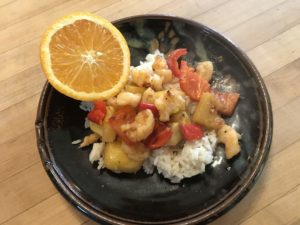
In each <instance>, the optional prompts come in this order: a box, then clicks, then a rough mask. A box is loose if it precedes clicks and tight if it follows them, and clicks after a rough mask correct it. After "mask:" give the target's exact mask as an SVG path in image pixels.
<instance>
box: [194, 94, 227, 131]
mask: <svg viewBox="0 0 300 225" xmlns="http://www.w3.org/2000/svg"><path fill="white" fill-rule="evenodd" d="M192 121H193V122H195V123H198V124H200V125H202V126H204V127H205V128H207V129H215V130H217V129H219V128H221V127H222V125H223V124H224V120H223V119H222V118H221V117H220V116H219V115H218V113H217V111H216V109H215V106H214V95H213V94H212V93H208V92H205V93H203V94H202V96H201V98H200V100H199V102H198V105H197V107H196V110H195V112H194V114H193V116H192Z"/></svg>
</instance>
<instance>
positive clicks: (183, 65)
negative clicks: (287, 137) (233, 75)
mask: <svg viewBox="0 0 300 225" xmlns="http://www.w3.org/2000/svg"><path fill="white" fill-rule="evenodd" d="M186 54H187V49H183V48H182V49H176V50H174V51H172V52H171V53H169V55H168V56H167V57H165V56H164V55H163V54H162V53H160V52H159V51H156V52H155V53H154V54H149V55H147V57H146V59H145V61H144V62H141V63H140V65H139V66H136V67H131V72H130V77H129V80H128V83H127V84H126V86H125V87H124V88H123V90H122V91H121V92H120V93H118V94H117V95H116V96H114V97H112V98H110V99H108V100H107V101H98V102H94V103H93V105H92V109H91V111H90V112H88V114H87V120H88V123H89V127H90V129H91V131H92V134H90V135H89V136H86V137H85V138H84V140H83V142H82V143H81V144H80V147H81V148H83V147H85V146H88V145H90V144H93V149H92V151H91V153H90V161H91V162H92V163H93V162H94V161H97V162H98V169H101V168H106V169H108V170H111V171H114V172H116V173H120V172H125V173H135V172H137V171H138V170H139V169H141V168H142V167H144V170H145V171H146V172H147V173H152V172H153V168H154V167H156V168H157V171H158V172H159V173H161V174H162V175H163V176H164V177H166V178H168V179H170V180H171V181H172V182H179V181H180V180H181V179H183V178H185V177H191V176H194V175H196V174H199V173H203V172H204V171H205V165H207V164H209V163H211V162H212V159H213V154H214V149H215V146H216V144H217V143H221V144H223V145H224V151H225V156H226V158H227V159H231V158H232V157H234V156H235V155H237V154H238V153H239V151H240V146H239V138H240V135H239V134H238V133H237V132H236V131H235V129H234V128H232V127H230V126H229V125H226V124H225V121H224V119H223V118H222V116H231V115H232V113H233V111H234V109H235V107H236V104H237V102H238V100H239V94H238V93H232V92H219V91H217V90H214V89H213V88H212V87H211V85H210V83H211V81H212V79H213V77H212V76H213V63H212V62H211V61H204V62H198V63H196V64H194V65H190V64H189V63H187V61H185V60H183V59H181V57H183V56H185V55H186ZM180 59H181V60H180ZM83 104H85V103H83Z"/></svg>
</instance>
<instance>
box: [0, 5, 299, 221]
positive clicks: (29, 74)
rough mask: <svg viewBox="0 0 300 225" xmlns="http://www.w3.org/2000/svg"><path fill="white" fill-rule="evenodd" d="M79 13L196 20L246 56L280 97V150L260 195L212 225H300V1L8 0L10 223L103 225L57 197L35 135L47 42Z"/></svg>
mask: <svg viewBox="0 0 300 225" xmlns="http://www.w3.org/2000/svg"><path fill="white" fill-rule="evenodd" d="M73 11H90V12H93V13H96V14H98V15H101V16H104V17H106V18H107V19H109V20H115V19H119V18H122V17H126V16H131V15H136V14H145V13H163V14H169V15H177V16H181V17H185V18H192V19H194V20H196V21H198V22H200V23H203V24H206V25H208V26H210V27H212V28H214V29H216V30H217V31H220V32H223V33H224V34H225V35H226V36H228V37H229V38H231V39H232V40H233V41H234V42H235V43H237V44H238V45H239V46H240V47H241V48H242V49H243V50H245V51H246V52H247V54H248V56H249V57H250V58H251V59H252V60H253V62H254V64H255V65H256V66H257V68H258V69H259V71H260V72H261V74H262V76H263V77H264V80H265V83H266V85H267V88H268V90H269V93H270V96H271V101H272V104H273V113H274V136H273V144H272V148H271V152H270V158H269V160H268V163H267V165H266V168H265V170H264V172H263V174H262V176H261V178H260V179H259V180H258V182H257V184H256V185H255V186H254V188H253V189H252V190H251V191H250V193H249V194H248V195H247V196H246V197H245V198H244V199H243V200H242V201H241V202H240V203H239V204H238V205H237V206H236V207H234V208H233V209H232V210H231V211H229V212H228V213H227V214H225V215H224V216H222V217H221V218H219V219H217V220H216V221H214V222H213V223H211V224H212V225H221V224H222V225H223V224H226V225H227V224H230V225H235V224H243V225H256V224H263V225H264V224H265V225H299V224H300V210H299V209H300V176H299V174H300V164H299V161H300V151H299V149H300V119H299V116H298V114H299V111H300V58H299V57H300V42H299V40H300V24H299V22H300V0H273V1H272V0H265V1H259V0H248V1H244V0H201V1H198V0H187V1H182V0H163V1H150V0H129V1H125V0H102V1H99V0H83V1H82V0H51V1H50V0H45V1H38V0H26V1H23V0H16V1H11V0H1V1H0V42H1V43H2V44H1V45H0V117H1V120H0V134H1V136H0V137H1V138H0V199H1V201H0V224H6V225H15V224H17V225H19V224H24V225H25V224H26V225H27V224H33V225H38V224H43V225H44V224H49V225H50V224H66V225H68V224H72V225H73V224H75V225H76V224H85V225H95V224H96V223H94V222H93V221H91V220H89V219H88V218H86V217H85V216H84V215H82V214H81V213H79V212H78V211H76V210H75V209H74V208H73V207H71V206H70V205H69V203H67V202H66V201H65V200H64V199H63V198H62V197H61V196H60V194H59V193H57V191H56V189H55V188H54V186H53V185H52V184H51V182H50V180H49V179H48V177H47V175H46V173H45V172H44V170H43V167H42V164H41V163H40V159H39V155H38V151H37V147H36V140H35V131H34V121H35V116H36V110H37V104H38V100H39V95H40V92H41V90H42V88H43V84H44V82H45V78H44V76H43V74H42V71H41V68H40V65H39V43H40V37H41V34H42V33H43V32H44V30H45V29H46V27H47V26H48V25H49V24H50V23H51V22H53V21H54V20H55V19H57V18H58V17H60V16H62V15H65V14H67V13H69V12H73Z"/></svg>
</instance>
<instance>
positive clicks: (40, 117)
mask: <svg viewBox="0 0 300 225" xmlns="http://www.w3.org/2000/svg"><path fill="white" fill-rule="evenodd" d="M137 19H163V20H170V21H179V22H183V23H186V24H190V25H192V26H195V27H198V28H201V29H202V30H204V31H207V32H208V33H210V34H213V35H214V37H217V39H218V40H221V41H222V42H223V43H226V47H227V48H229V50H230V51H232V52H233V53H234V54H235V55H236V56H237V58H238V60H239V61H241V62H242V63H243V66H245V67H246V69H247V70H249V71H250V74H251V76H254V78H255V81H256V83H257V85H258V86H259V88H258V90H259V91H260V92H261V94H262V96H260V97H261V98H262V99H263V101H262V103H261V105H262V107H263V109H262V111H264V112H265V115H264V117H265V120H264V121H263V122H262V125H263V127H264V129H263V132H262V133H263V134H262V135H261V136H262V137H260V138H261V139H262V140H260V142H258V144H259V143H260V145H259V147H257V148H256V149H257V151H256V154H257V155H258V156H257V157H258V158H257V161H256V162H255V165H256V166H255V168H254V170H253V171H250V175H249V176H247V177H246V179H244V180H243V185H241V186H240V187H238V185H236V186H235V187H234V188H233V189H232V190H230V192H229V193H228V196H229V197H228V198H226V199H225V200H224V199H222V200H221V201H220V202H217V203H216V204H215V205H214V206H213V207H212V208H211V209H210V210H207V211H206V212H204V213H202V214H203V215H201V214H200V215H199V213H200V212H198V213H195V214H193V215H190V216H187V217H183V218H179V219H174V220H166V221H160V222H157V221H137V220H132V219H127V218H123V217H119V216H117V215H112V214H110V213H108V212H105V211H102V210H100V211H98V210H96V209H95V208H94V207H93V206H91V205H90V204H88V203H87V202H85V201H83V199H82V196H80V193H78V190H76V188H77V187H70V185H68V181H67V180H66V178H65V177H64V176H63V175H62V174H61V173H60V171H59V168H58V167H57V166H56V164H55V163H53V162H52V160H51V156H50V154H49V143H48V141H47V135H46V134H47V130H46V127H47V126H46V123H45V121H46V120H45V116H46V112H47V105H48V104H47V103H48V102H49V101H50V99H51V92H52V91H53V88H52V86H51V85H50V84H49V83H48V82H46V83H45V85H44V88H43V91H42V93H41V97H40V100H39V103H38V110H37V116H36V121H35V130H36V140H37V146H38V150H39V154H40V158H41V161H42V163H43V166H44V169H45V170H46V172H47V174H48V176H49V178H50V180H51V181H52V183H53V184H54V186H55V187H56V188H57V190H58V191H59V192H60V193H61V194H62V196H63V197H64V198H65V199H66V200H67V201H68V202H70V203H71V205H73V206H74V207H75V208H77V209H78V210H79V211H81V212H82V213H83V214H85V215H86V216H88V217H89V218H91V219H93V220H95V221H97V222H103V221H104V222H107V223H111V224H120V225H121V224H132V223H134V224H170V223H172V224H194V223H206V222H211V221H213V220H215V219H216V218H218V217H220V216H221V215H223V214H225V213H226V212H227V211H229V210H230V209H231V208H233V207H234V206H235V205H236V204H237V203H238V202H239V201H240V200H241V199H243V198H244V197H245V195H246V194H247V193H248V192H249V191H250V189H251V188H252V186H253V185H254V184H255V183H256V181H257V179H258V177H259V176H260V174H261V172H262V170H263V168H264V166H265V162H266V160H267V158H268V155H269V151H270V148H271V143H272V136H273V114H272V105H271V100H270V96H269V94H268V91H267V88H266V85H265V83H264V81H263V78H262V77H261V75H260V73H259V72H258V70H257V69H256V67H255V66H254V64H253V63H252V61H251V60H250V58H249V57H248V56H247V55H246V53H245V52H244V51H243V50H242V49H241V48H240V47H239V46H238V45H236V44H235V43H234V42H233V41H232V40H231V39H229V38H228V37H226V36H225V35H223V34H221V33H219V32H217V31H215V30H214V29H212V28H209V27H207V26H205V25H203V24H201V23H199V22H196V21H194V20H191V19H187V18H183V17H178V16H171V15H165V14H143V15H134V16H129V17H125V18H121V19H117V20H115V21H113V22H112V23H113V24H119V23H125V22H129V21H134V20H137ZM49 96H50V97H49ZM73 186H74V184H73Z"/></svg>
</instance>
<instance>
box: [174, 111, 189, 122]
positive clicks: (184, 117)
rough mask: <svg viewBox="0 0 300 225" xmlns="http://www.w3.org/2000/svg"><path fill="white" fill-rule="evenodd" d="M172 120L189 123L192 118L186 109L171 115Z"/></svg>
mask: <svg viewBox="0 0 300 225" xmlns="http://www.w3.org/2000/svg"><path fill="white" fill-rule="evenodd" d="M171 122H178V123H179V124H187V123H191V119H190V117H189V115H188V114H187V112H186V111H181V112H178V113H175V114H173V115H172V116H171Z"/></svg>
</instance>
